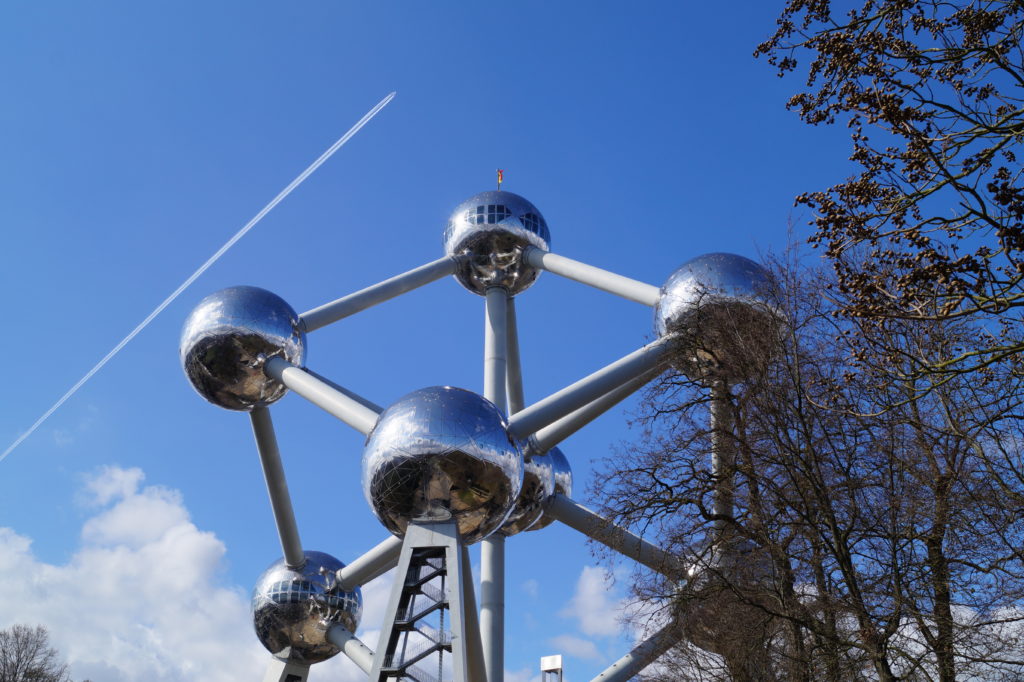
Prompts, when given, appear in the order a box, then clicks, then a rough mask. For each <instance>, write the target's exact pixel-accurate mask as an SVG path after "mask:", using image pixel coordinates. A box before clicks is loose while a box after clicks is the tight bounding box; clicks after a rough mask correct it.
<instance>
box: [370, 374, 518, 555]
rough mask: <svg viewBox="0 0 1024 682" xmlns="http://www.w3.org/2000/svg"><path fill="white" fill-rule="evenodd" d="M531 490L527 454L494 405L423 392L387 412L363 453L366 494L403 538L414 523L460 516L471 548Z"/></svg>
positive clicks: (437, 390) (462, 394)
mask: <svg viewBox="0 0 1024 682" xmlns="http://www.w3.org/2000/svg"><path fill="white" fill-rule="evenodd" d="M522 485H523V455H522V453H521V452H520V450H519V447H518V445H517V444H516V443H515V441H513V440H512V438H511V437H510V436H509V434H508V423H507V422H506V421H505V417H504V416H503V415H502V414H501V412H500V411H499V410H498V408H496V407H495V406H494V404H493V403H491V402H490V401H489V400H486V399H485V398H483V397H481V396H479V395H477V394H476V393H472V392H470V391H466V390H463V389H461V388H452V387H450V386H433V387H431V388H423V389H420V390H418V391H413V392H412V393H410V394H408V395H406V396H404V397H403V398H400V399H399V400H398V401H397V402H395V403H394V404H393V405H391V406H390V407H388V408H387V409H386V410H384V412H383V413H382V414H381V416H380V419H378V421H377V425H376V426H375V427H374V429H373V431H371V432H370V436H369V438H368V439H367V442H366V448H365V450H364V451H363V493H364V494H365V495H366V499H367V501H368V502H369V503H370V506H371V507H372V508H373V512H374V514H376V515H377V518H378V519H380V522H381V523H383V524H384V526H385V527H386V528H387V529H388V530H389V531H391V532H392V533H394V534H395V535H398V536H402V535H403V534H404V533H405V529H406V526H408V524H409V522H410V521H413V520H421V521H438V520H446V519H454V520H455V521H456V523H457V526H458V532H459V535H460V536H461V537H462V540H463V541H464V542H465V543H466V544H472V543H474V542H477V541H478V540H481V539H483V538H485V537H487V536H488V535H490V534H491V533H492V532H494V531H495V530H497V529H498V527H499V526H501V524H502V523H503V522H504V521H505V518H506V517H507V516H508V513H509V511H510V510H511V509H512V505H513V504H514V503H515V500H516V498H517V497H518V495H519V491H520V489H521V488H522Z"/></svg>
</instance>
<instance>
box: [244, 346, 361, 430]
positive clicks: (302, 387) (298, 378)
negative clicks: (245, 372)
mask: <svg viewBox="0 0 1024 682" xmlns="http://www.w3.org/2000/svg"><path fill="white" fill-rule="evenodd" d="M263 371H264V372H265V373H266V375H267V376H268V377H270V378H271V379H276V380H277V381H280V382H281V383H282V384H284V385H285V386H287V387H288V388H290V389H291V390H293V391H295V392H296V393H298V394H299V395H301V396H302V397H303V398H305V399H306V400H308V401H309V402H311V403H313V404H314V405H316V406H317V407H319V408H321V409H323V410H325V411H326V412H329V413H330V414H332V415H334V416H335V417H337V418H338V419H340V420H341V421H343V422H345V423H346V424H348V425H349V426H351V427H352V428H354V429H355V430H356V431H359V432H360V433H362V434H368V433H370V431H372V430H373V427H374V425H375V424H376V423H377V417H378V416H380V415H379V413H377V412H375V411H373V410H371V409H370V408H368V407H367V406H366V405H365V402H366V401H364V400H361V399H360V400H357V399H355V398H351V397H349V396H348V395H345V393H342V392H341V391H339V390H338V389H336V388H333V387H332V386H330V385H328V384H327V383H326V382H323V381H321V380H320V379H317V378H316V377H314V376H312V375H311V374H309V372H306V371H304V370H303V369H302V368H301V367H296V366H295V365H293V364H292V363H290V362H288V361H287V360H285V359H284V358H279V357H273V358H270V359H269V360H267V364H266V366H265V367H264V369H263Z"/></svg>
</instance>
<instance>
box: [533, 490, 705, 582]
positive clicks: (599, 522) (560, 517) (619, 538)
mask: <svg viewBox="0 0 1024 682" xmlns="http://www.w3.org/2000/svg"><path fill="white" fill-rule="evenodd" d="M546 513H548V514H550V515H551V517H552V518H554V519H555V520H557V521H561V522H562V523H564V524H565V525H567V526H569V527H570V528H574V529H575V530H578V531H579V532H581V533H583V534H584V535H586V536H587V537H589V538H591V539H593V540H596V541H597V542H600V543H601V544H602V545H605V546H606V547H610V548H612V549H614V550H615V551H616V552H619V553H620V554H624V555H626V556H628V557H629V558H630V559H633V560H634V561H636V562H638V563H641V564H643V565H644V566H646V567H647V568H649V569H651V570H652V571H657V572H658V573H661V574H662V575H666V576H668V577H670V578H674V579H679V578H681V577H682V576H683V575H684V574H685V571H686V566H685V565H684V564H683V562H682V561H681V560H680V559H679V558H678V557H676V556H675V555H672V554H669V553H668V552H666V551H665V550H663V549H661V548H660V547H656V546H655V545H652V544H651V543H649V542H647V541H646V540H644V539H643V538H641V537H639V536H637V535H634V534H633V533H631V532H629V531H628V530H626V529H625V528H622V527H620V526H617V525H615V524H614V523H612V522H611V521H609V520H608V519H606V518H604V517H603V516H601V515H599V514H597V513H596V512H593V511H591V510H589V509H587V508H586V507H584V506H583V505H582V504H580V503H579V502H575V501H573V500H571V499H569V498H568V497H566V496H565V495H562V494H560V493H555V494H554V495H553V496H552V497H551V501H550V502H549V503H548V508H547V510H546Z"/></svg>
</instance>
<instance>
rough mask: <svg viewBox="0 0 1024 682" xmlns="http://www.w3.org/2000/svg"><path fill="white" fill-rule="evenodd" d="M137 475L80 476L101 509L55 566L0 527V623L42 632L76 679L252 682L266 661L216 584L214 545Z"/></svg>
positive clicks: (243, 614) (219, 556) (218, 569)
mask: <svg viewBox="0 0 1024 682" xmlns="http://www.w3.org/2000/svg"><path fill="white" fill-rule="evenodd" d="M142 480H143V474H142V472H141V471H140V470H138V469H119V468H115V467H110V468H106V469H104V470H103V471H101V472H100V473H99V474H98V475H96V476H94V477H91V478H90V479H89V480H88V481H87V483H86V489H87V491H88V494H89V496H90V499H91V502H93V503H94V504H97V505H101V506H102V507H103V508H102V509H101V510H100V511H99V512H98V513H97V515H95V516H94V517H92V518H90V519H89V520H88V521H86V523H85V525H84V527H83V529H82V542H81V545H80V546H79V547H78V548H77V550H76V551H75V553H74V555H73V556H72V557H71V559H70V560H69V561H68V562H67V563H66V564H59V565H57V564H48V563H45V562H42V561H40V560H38V559H37V558H36V557H35V556H34V555H33V554H32V549H31V544H32V543H31V540H30V539H29V538H27V537H25V536H22V535H19V534H18V533H16V532H15V531H14V530H12V529H10V528H0V584H2V585H3V586H4V588H3V590H4V600H3V605H4V608H3V610H2V612H0V627H8V626H10V625H12V624H14V623H30V624H41V625H44V626H46V627H47V628H48V629H49V630H50V635H51V639H52V641H53V644H54V646H56V647H57V648H58V649H59V650H60V652H61V654H62V655H63V656H64V657H65V658H66V659H67V661H68V662H69V663H70V664H71V668H72V673H73V675H74V676H75V678H76V679H82V678H86V677H88V678H91V679H94V680H104V681H105V682H122V681H123V682H129V681H132V682H134V681H136V680H148V681H152V682H177V681H179V680H180V681H181V682H185V681H186V680H194V679H197V678H204V679H216V680H223V681H224V682H233V681H234V680H238V681H239V682H242V681H245V682H251V680H253V679H258V676H261V675H262V672H263V668H264V666H265V665H266V663H267V661H268V660H269V659H268V654H267V653H266V652H265V651H264V650H263V648H262V647H261V646H260V644H259V642H258V641H257V640H256V638H255V636H254V635H253V633H252V624H251V620H250V617H249V607H248V598H247V595H246V594H245V593H244V592H243V590H242V589H240V588H236V587H230V586H225V585H223V584H222V583H221V580H220V579H219V576H220V575H221V574H222V568H223V567H222V561H223V557H224V552H225V548H224V544H223V543H222V542H221V541H220V540H218V539H217V538H216V537H215V536H214V535H213V534H212V533H208V532H203V531H200V530H199V529H198V528H196V526H195V525H194V524H193V523H192V522H191V521H190V520H189V515H188V511H187V510H186V509H185V507H184V506H183V504H182V500H181V496H180V494H179V493H177V492H176V491H172V490H168V489H165V488H160V487H153V486H150V487H143V488H140V485H141V482H142Z"/></svg>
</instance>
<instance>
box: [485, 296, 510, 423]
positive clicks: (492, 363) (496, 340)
mask: <svg viewBox="0 0 1024 682" xmlns="http://www.w3.org/2000/svg"><path fill="white" fill-rule="evenodd" d="M485 300H486V304H485V305H486V314H485V316H484V317H485V324H484V397H485V398H487V399H488V400H490V401H491V402H492V403H494V404H495V405H497V406H498V409H499V410H501V411H502V412H505V411H506V409H507V407H508V405H507V401H508V398H507V395H506V393H505V373H506V371H507V368H508V333H507V331H506V330H507V327H508V291H506V290H505V289H504V288H503V287H491V288H490V289H488V290H487V293H486V299H485Z"/></svg>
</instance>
